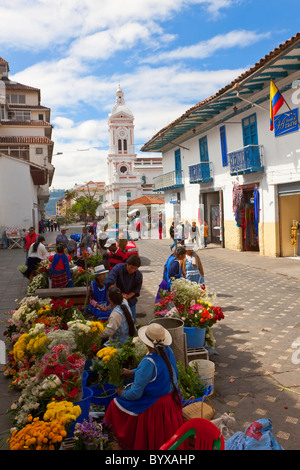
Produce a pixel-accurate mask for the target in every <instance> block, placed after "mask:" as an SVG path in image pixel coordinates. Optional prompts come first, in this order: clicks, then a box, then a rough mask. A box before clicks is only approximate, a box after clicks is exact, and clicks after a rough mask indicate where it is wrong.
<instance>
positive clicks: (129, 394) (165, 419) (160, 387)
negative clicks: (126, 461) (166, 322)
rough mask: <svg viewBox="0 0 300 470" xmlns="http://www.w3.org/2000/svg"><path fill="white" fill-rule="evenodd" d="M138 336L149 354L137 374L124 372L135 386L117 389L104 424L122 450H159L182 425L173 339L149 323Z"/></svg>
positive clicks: (161, 329) (157, 325) (166, 332)
mask: <svg viewBox="0 0 300 470" xmlns="http://www.w3.org/2000/svg"><path fill="white" fill-rule="evenodd" d="M138 336H139V338H140V340H141V341H142V342H143V343H144V344H145V345H146V346H147V348H148V351H149V354H147V355H146V356H145V357H144V358H143V359H142V361H141V362H140V364H139V366H138V367H137V369H136V370H134V371H129V370H127V369H124V375H125V376H127V377H130V376H131V377H132V378H133V384H132V386H131V388H129V389H127V388H126V389H118V397H117V398H115V399H114V400H113V401H112V402H111V403H110V405H109V407H108V409H107V411H106V413H105V417H104V423H105V424H106V425H108V426H109V427H111V428H112V430H113V431H114V433H115V436H116V438H117V440H118V443H119V445H120V446H121V447H122V448H123V449H128V450H155V449H156V450H157V449H159V448H160V447H161V446H162V445H163V444H164V443H165V442H167V441H168V440H169V439H170V438H171V437H172V436H173V434H174V433H175V432H176V431H177V430H178V428H179V427H180V426H181V425H182V424H183V416H182V405H181V397H180V393H179V390H178V388H177V383H178V370H177V365H176V359H175V356H174V354H173V352H172V350H171V348H170V347H169V345H170V344H171V342H172V337H171V335H170V333H169V332H168V331H167V330H166V329H165V328H163V327H162V326H161V325H160V324H158V323H150V325H146V326H143V327H141V328H140V329H139V330H138ZM181 448H182V447H181ZM183 448H185V445H184V446H183Z"/></svg>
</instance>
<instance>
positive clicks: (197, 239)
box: [190, 222, 200, 246]
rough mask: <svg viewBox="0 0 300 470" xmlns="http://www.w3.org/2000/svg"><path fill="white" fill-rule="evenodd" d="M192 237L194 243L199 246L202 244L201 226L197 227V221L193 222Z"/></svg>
mask: <svg viewBox="0 0 300 470" xmlns="http://www.w3.org/2000/svg"><path fill="white" fill-rule="evenodd" d="M190 238H191V240H192V243H194V244H195V245H197V246H199V245H200V232H199V228H198V227H197V224H196V222H192V227H191V231H190Z"/></svg>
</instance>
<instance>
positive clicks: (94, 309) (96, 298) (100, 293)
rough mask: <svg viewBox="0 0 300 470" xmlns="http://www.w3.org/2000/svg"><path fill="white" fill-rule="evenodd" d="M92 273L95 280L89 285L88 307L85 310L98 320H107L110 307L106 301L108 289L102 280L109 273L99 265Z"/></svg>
mask: <svg viewBox="0 0 300 470" xmlns="http://www.w3.org/2000/svg"><path fill="white" fill-rule="evenodd" d="M94 272H95V279H94V280H93V281H92V282H91V284H90V291H89V305H88V306H87V309H86V310H87V312H88V313H92V314H93V315H94V316H95V317H96V318H97V319H99V320H107V319H108V318H109V316H110V313H111V305H110V303H109V300H108V289H107V287H106V286H105V285H104V279H105V278H106V276H107V273H108V272H109V271H108V269H105V267H104V265H103V264H101V265H100V266H96V267H95V269H94Z"/></svg>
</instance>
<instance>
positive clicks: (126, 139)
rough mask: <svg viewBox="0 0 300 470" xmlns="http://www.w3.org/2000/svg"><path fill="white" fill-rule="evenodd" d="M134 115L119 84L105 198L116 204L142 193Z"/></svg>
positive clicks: (111, 123) (111, 121) (111, 124)
mask: <svg viewBox="0 0 300 470" xmlns="http://www.w3.org/2000/svg"><path fill="white" fill-rule="evenodd" d="M133 122H134V116H133V114H132V112H131V110H130V109H129V108H128V106H127V105H126V103H125V99H124V92H123V91H122V89H121V87H120V85H119V87H118V88H117V90H116V102H115V104H114V106H113V109H112V112H111V114H109V116H108V126H109V129H108V132H109V153H108V157H107V164H108V184H107V186H106V191H105V193H106V201H107V203H108V204H116V203H118V202H119V200H120V198H121V197H122V198H123V200H124V198H127V199H129V200H132V199H136V198H138V197H140V196H141V194H142V186H141V178H140V176H139V174H137V173H136V172H135V171H134V162H135V159H136V154H135V145H134V124H133Z"/></svg>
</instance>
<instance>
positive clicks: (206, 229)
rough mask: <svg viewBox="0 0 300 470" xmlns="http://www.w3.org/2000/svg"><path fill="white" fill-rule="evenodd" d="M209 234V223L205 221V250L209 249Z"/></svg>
mask: <svg viewBox="0 0 300 470" xmlns="http://www.w3.org/2000/svg"><path fill="white" fill-rule="evenodd" d="M208 233H209V228H208V225H207V221H206V220H204V248H207V240H208Z"/></svg>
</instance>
